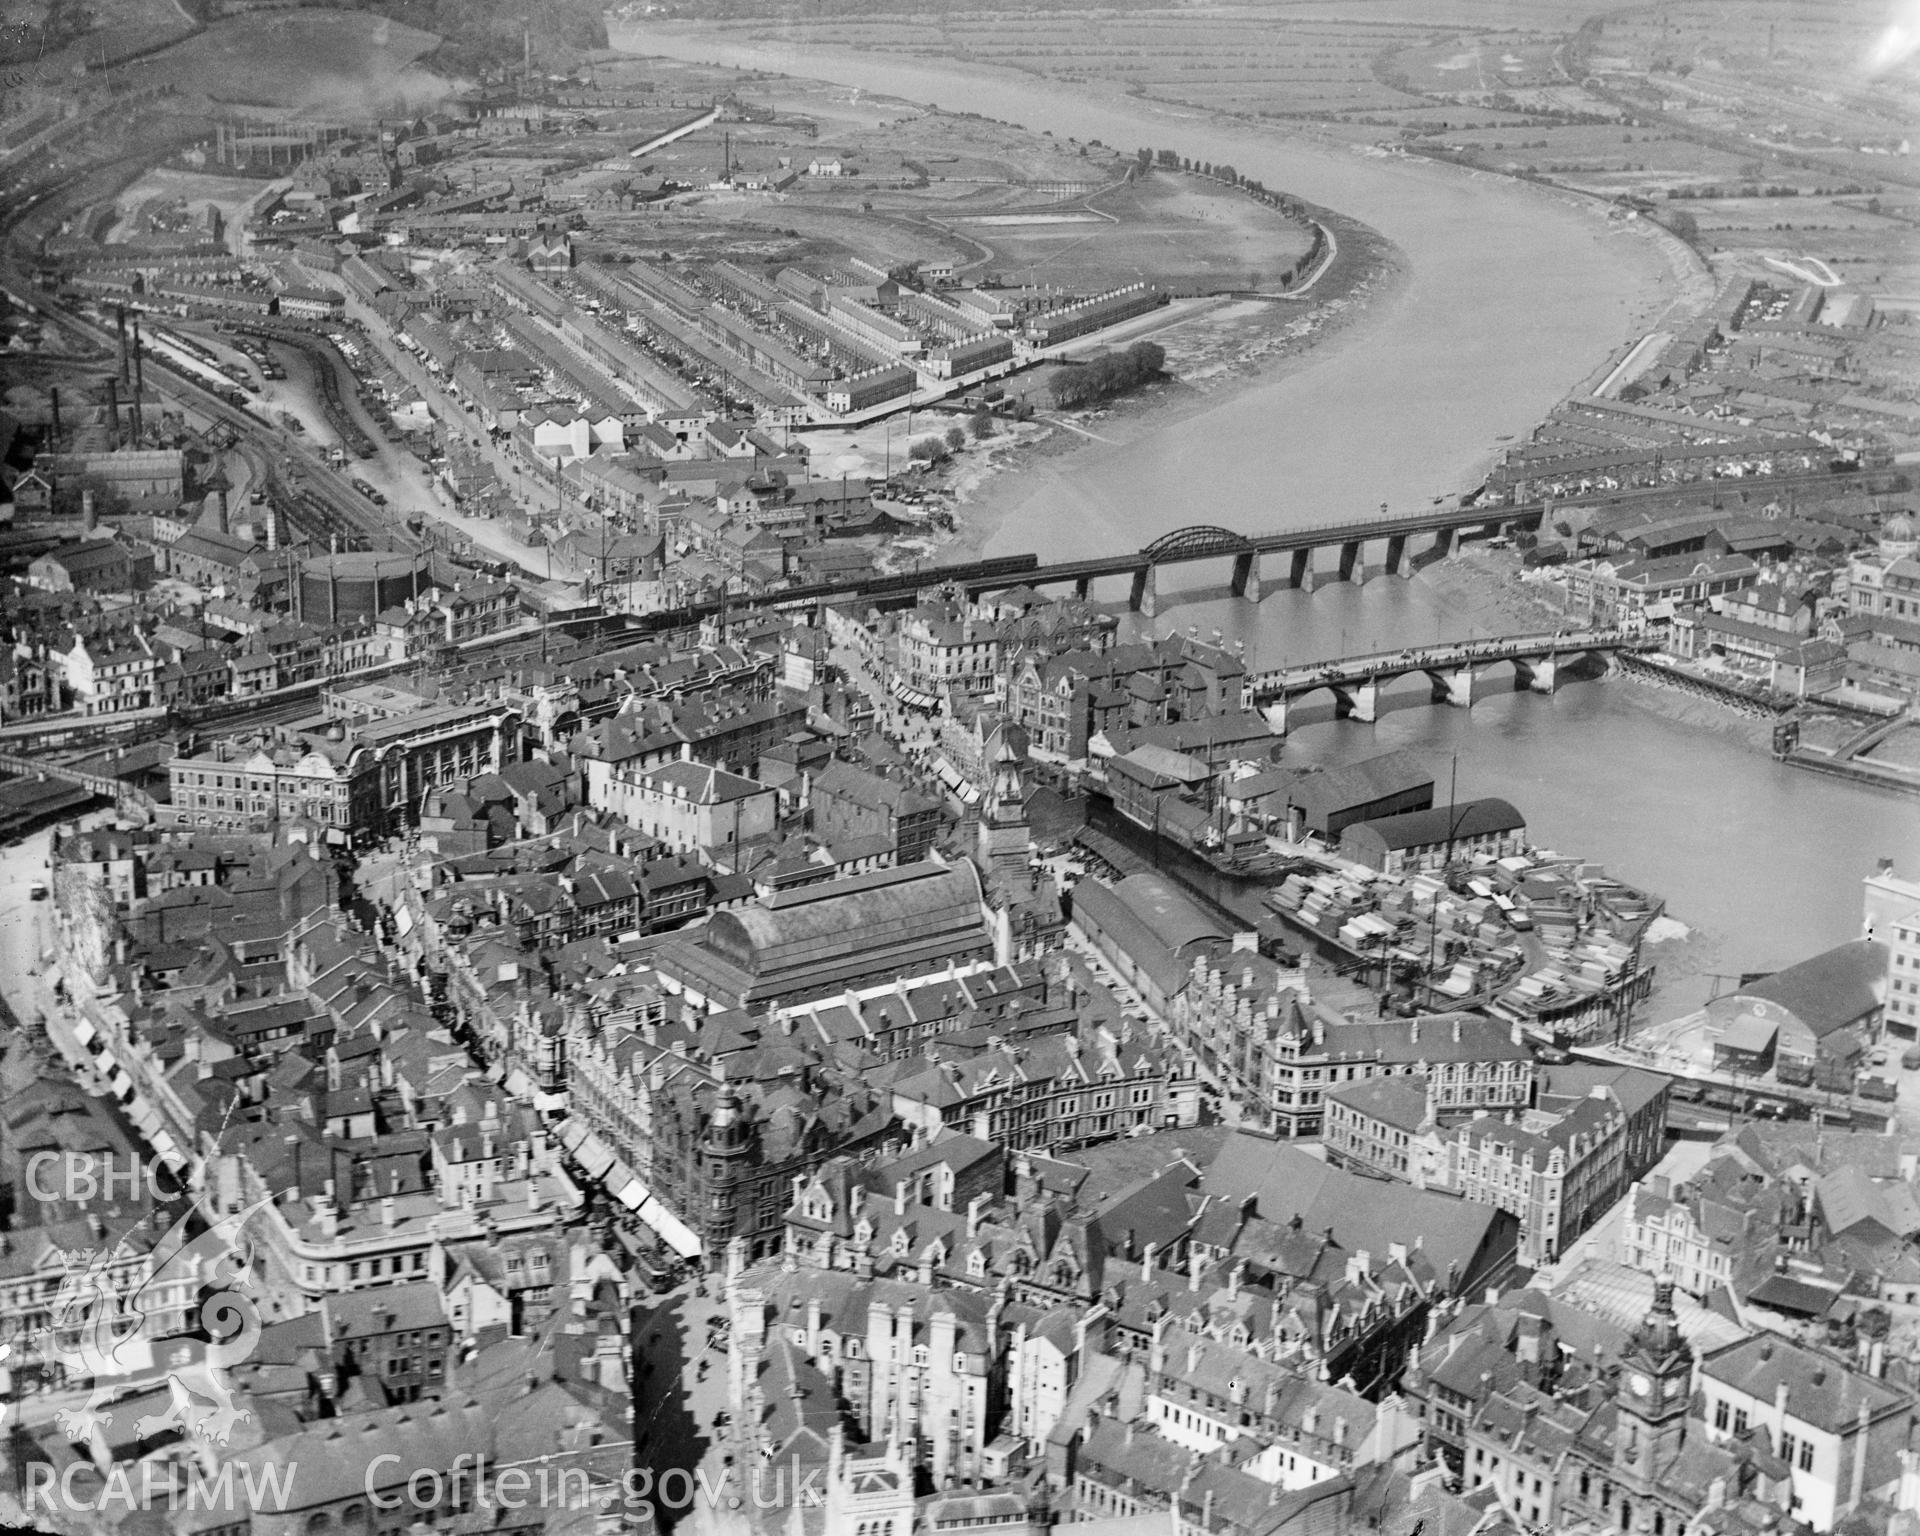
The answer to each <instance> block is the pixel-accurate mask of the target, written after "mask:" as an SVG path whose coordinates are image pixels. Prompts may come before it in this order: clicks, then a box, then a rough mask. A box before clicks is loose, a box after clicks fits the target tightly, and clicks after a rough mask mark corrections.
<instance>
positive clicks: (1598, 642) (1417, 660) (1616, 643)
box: [1247, 629, 1655, 688]
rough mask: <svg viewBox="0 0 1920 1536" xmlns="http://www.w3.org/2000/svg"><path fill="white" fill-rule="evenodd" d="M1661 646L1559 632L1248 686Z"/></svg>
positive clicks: (1261, 678) (1440, 648)
mask: <svg viewBox="0 0 1920 1536" xmlns="http://www.w3.org/2000/svg"><path fill="white" fill-rule="evenodd" d="M1654 644H1655V642H1653V641H1652V640H1649V639H1646V638H1644V637H1642V636H1639V635H1634V634H1630V633H1628V632H1627V631H1626V630H1623V629H1580V630H1554V631H1552V632H1551V633H1544V632H1543V633H1540V634H1532V635H1502V636H1500V637H1498V638H1497V639H1492V640H1467V641H1449V642H1446V643H1443V644H1441V645H1429V646H1421V647H1419V648H1414V647H1411V646H1409V647H1404V648H1402V649H1400V650H1397V651H1373V652H1369V653H1368V654H1365V655H1361V656H1345V657H1331V658H1327V659H1325V660H1321V661H1308V662H1302V663H1300V664H1299V665H1298V666H1291V667H1276V668H1273V669H1272V670H1270V671H1266V672H1256V673H1252V674H1250V675H1249V676H1248V678H1247V686H1248V687H1250V688H1259V687H1261V686H1263V685H1265V686H1272V685H1275V684H1282V685H1284V684H1286V683H1289V682H1293V681H1301V682H1311V681H1314V680H1316V679H1319V678H1328V679H1333V678H1351V677H1365V676H1368V675H1370V674H1377V673H1382V672H1393V673H1396V674H1398V673H1403V672H1417V671H1420V670H1421V669H1422V668H1425V667H1429V666H1435V667H1444V666H1453V665H1456V664H1457V663H1460V662H1463V661H1478V660H1482V659H1484V660H1488V661H1506V660H1510V659H1512V658H1513V657H1515V656H1525V655H1528V654H1534V653H1539V652H1542V651H1544V652H1546V653H1548V654H1553V653H1556V652H1559V651H1591V650H1598V649H1607V650H1628V649H1630V650H1650V649H1652V648H1653V646H1654Z"/></svg>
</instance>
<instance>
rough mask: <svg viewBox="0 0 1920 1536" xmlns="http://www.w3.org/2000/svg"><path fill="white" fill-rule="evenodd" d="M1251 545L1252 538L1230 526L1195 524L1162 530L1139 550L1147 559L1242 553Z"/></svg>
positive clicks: (1189, 557)
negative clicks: (1166, 530)
mask: <svg viewBox="0 0 1920 1536" xmlns="http://www.w3.org/2000/svg"><path fill="white" fill-rule="evenodd" d="M1252 548H1253V540H1252V539H1250V538H1248V537H1247V536H1246V535H1245V534H1244V533H1235V532H1234V531H1233V530H1232V529H1231V528H1214V527H1210V526H1208V525H1206V524H1196V525H1195V526H1194V527H1191V528H1176V529H1174V531H1173V532H1172V533H1163V534H1161V535H1160V537H1159V538H1157V539H1155V540H1154V541H1153V542H1152V543H1151V544H1149V545H1148V546H1147V547H1146V548H1145V549H1143V550H1141V551H1140V553H1141V554H1142V555H1144V556H1145V557H1146V558H1147V559H1148V560H1149V561H1159V560H1181V559H1194V558H1199V557H1202V556H1205V555H1242V554H1245V553H1246V552H1247V551H1248V550H1250V549H1252Z"/></svg>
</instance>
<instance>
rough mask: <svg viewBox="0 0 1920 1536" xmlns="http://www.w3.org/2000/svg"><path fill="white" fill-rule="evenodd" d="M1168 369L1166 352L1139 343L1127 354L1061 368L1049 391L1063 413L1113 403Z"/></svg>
mask: <svg viewBox="0 0 1920 1536" xmlns="http://www.w3.org/2000/svg"><path fill="white" fill-rule="evenodd" d="M1166 365H1167V352H1166V348H1164V347H1162V346H1159V345H1157V344H1155V343H1154V342H1151V341H1136V342H1135V343H1134V344H1133V345H1132V346H1130V347H1128V348H1127V349H1126V351H1124V352H1098V353H1095V354H1094V355H1093V356H1092V357H1090V358H1088V359H1087V360H1086V362H1084V363H1083V364H1081V365H1080V366H1079V367H1078V368H1061V369H1059V370H1057V371H1056V372H1055V373H1054V375H1053V379H1052V382H1051V384H1050V386H1049V387H1050V388H1051V389H1052V391H1053V403H1054V404H1055V405H1057V406H1059V407H1060V408H1061V409H1063V410H1071V409H1072V408H1073V407H1075V406H1079V405H1094V404H1097V403H1098V402H1100V401H1102V400H1111V399H1113V398H1114V397H1115V396H1117V395H1124V394H1126V393H1127V392H1128V391H1129V390H1134V389H1138V388H1139V387H1140V386H1141V385H1142V384H1147V383H1151V382H1152V381H1153V380H1155V379H1157V378H1159V377H1160V375H1161V374H1162V373H1163V372H1164V371H1165V369H1166Z"/></svg>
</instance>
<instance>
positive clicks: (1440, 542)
mask: <svg viewBox="0 0 1920 1536" xmlns="http://www.w3.org/2000/svg"><path fill="white" fill-rule="evenodd" d="M1452 553H1453V530H1452V529H1451V528H1442V529H1440V530H1439V531H1438V532H1437V533H1435V534H1434V536H1433V543H1431V544H1430V545H1428V546H1427V547H1426V548H1425V549H1423V550H1421V551H1420V552H1419V553H1418V554H1416V555H1415V556H1414V557H1413V559H1412V560H1411V561H1409V562H1408V564H1409V565H1411V566H1412V568H1413V571H1423V570H1425V569H1426V568H1427V567H1428V566H1430V565H1433V564H1435V563H1436V562H1438V561H1441V560H1444V559H1446V558H1447V556H1448V555H1450V554H1452ZM1408 574H1409V575H1411V574H1412V571H1410V572H1409V573H1408Z"/></svg>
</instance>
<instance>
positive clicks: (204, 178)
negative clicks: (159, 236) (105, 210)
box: [108, 166, 266, 240]
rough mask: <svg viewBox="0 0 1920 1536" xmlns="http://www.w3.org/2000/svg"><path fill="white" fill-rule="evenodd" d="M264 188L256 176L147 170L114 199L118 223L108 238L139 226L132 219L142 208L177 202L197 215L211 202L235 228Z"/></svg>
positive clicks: (120, 237)
mask: <svg viewBox="0 0 1920 1536" xmlns="http://www.w3.org/2000/svg"><path fill="white" fill-rule="evenodd" d="M265 187H266V183H264V182H262V181H260V180H259V179H258V178H257V177H239V176H214V175H208V174H206V173H205V172H200V171H181V170H174V169H171V168H169V167H165V166H162V167H159V168H156V169H154V170H151V171H148V172H147V174H146V175H144V176H142V177H141V178H140V179H139V180H138V181H136V182H135V183H134V184H133V185H132V186H130V187H128V188H127V190H126V191H125V192H123V193H121V194H120V196H119V197H118V198H117V199H116V200H115V207H116V209H117V213H116V215H115V219H116V223H115V227H114V229H113V230H111V231H109V233H108V238H109V239H111V240H124V239H126V238H127V237H128V236H129V235H130V234H132V233H133V232H134V231H135V228H136V225H135V224H134V223H133V222H131V221H134V220H136V219H137V218H138V216H139V215H140V214H141V213H142V212H143V211H145V210H151V209H153V208H155V207H157V206H159V205H162V204H166V203H175V202H181V203H185V204H186V205H187V206H188V207H189V208H190V209H191V210H192V211H193V212H194V213H196V214H198V213H199V212H201V211H202V210H203V209H205V208H206V206H207V205H208V204H209V203H211V204H212V205H213V206H214V207H216V208H218V209H219V210H220V216H221V218H222V219H223V220H224V221H225V222H226V224H227V225H228V227H232V226H233V225H234V224H236V223H238V222H240V221H241V220H242V219H244V218H245V217H246V213H247V209H248V206H249V205H250V204H251V203H252V202H253V200H254V199H255V198H257V197H258V196H260V194H261V192H262V191H264V190H265Z"/></svg>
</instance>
